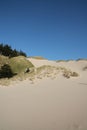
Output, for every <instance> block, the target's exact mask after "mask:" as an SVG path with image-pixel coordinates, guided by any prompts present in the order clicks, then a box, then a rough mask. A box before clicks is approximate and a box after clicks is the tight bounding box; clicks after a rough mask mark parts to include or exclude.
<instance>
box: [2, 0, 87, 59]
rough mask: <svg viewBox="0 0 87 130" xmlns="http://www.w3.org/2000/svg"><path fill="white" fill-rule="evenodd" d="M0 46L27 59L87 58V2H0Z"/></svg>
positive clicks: (66, 0) (12, 0)
mask: <svg viewBox="0 0 87 130" xmlns="http://www.w3.org/2000/svg"><path fill="white" fill-rule="evenodd" d="M0 43H4V44H9V45H11V46H12V48H16V49H18V50H23V51H24V52H26V53H27V55H28V56H38V55H39V56H43V57H45V58H48V59H52V60H57V59H78V58H87V0H0Z"/></svg>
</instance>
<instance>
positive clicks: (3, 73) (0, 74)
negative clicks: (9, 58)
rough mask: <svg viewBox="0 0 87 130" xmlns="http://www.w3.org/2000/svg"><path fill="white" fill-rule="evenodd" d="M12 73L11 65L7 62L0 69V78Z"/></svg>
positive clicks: (9, 75)
mask: <svg viewBox="0 0 87 130" xmlns="http://www.w3.org/2000/svg"><path fill="white" fill-rule="evenodd" d="M13 75H14V74H13V72H12V70H11V67H10V66H9V65H8V64H5V65H3V66H2V67H1V69H0V78H10V77H12V76H13Z"/></svg>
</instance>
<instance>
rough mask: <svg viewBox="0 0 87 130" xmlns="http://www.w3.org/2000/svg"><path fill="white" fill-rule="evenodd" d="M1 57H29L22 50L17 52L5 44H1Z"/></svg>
mask: <svg viewBox="0 0 87 130" xmlns="http://www.w3.org/2000/svg"><path fill="white" fill-rule="evenodd" d="M0 55H4V56H8V57H9V58H11V57H16V56H25V57H26V56H27V55H26V53H25V52H23V51H22V50H20V51H17V50H16V49H12V48H11V46H10V45H8V44H5V45H4V44H3V43H1V44H0Z"/></svg>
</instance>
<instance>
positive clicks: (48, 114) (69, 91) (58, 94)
mask: <svg viewBox="0 0 87 130" xmlns="http://www.w3.org/2000/svg"><path fill="white" fill-rule="evenodd" d="M28 60H29V61H31V62H32V63H33V64H34V66H35V67H36V70H37V68H38V67H41V66H43V65H50V66H52V68H50V69H51V70H50V75H51V76H49V75H48V73H46V71H48V69H49V68H45V70H43V71H41V73H40V74H39V76H42V77H38V76H37V74H36V75H35V79H34V83H33V84H32V83H31V81H30V79H29V78H27V79H26V80H24V81H20V82H17V83H15V82H14V83H13V84H11V85H10V86H7V87H6V86H0V130H87V61H86V60H80V61H68V62H64V61H62V62H55V61H48V60H37V59H33V58H28ZM59 66H60V67H62V68H66V69H68V70H70V71H72V72H77V73H78V74H79V76H77V77H72V76H71V77H70V78H66V77H64V76H63V75H62V73H61V70H60V72H59V70H58V74H57V68H56V67H59ZM55 71H56V72H55ZM63 71H64V70H63ZM42 72H43V73H42ZM44 74H46V76H44ZM54 75H55V76H54ZM53 77H54V78H53Z"/></svg>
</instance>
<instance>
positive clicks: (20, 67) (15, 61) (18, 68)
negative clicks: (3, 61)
mask: <svg viewBox="0 0 87 130" xmlns="http://www.w3.org/2000/svg"><path fill="white" fill-rule="evenodd" d="M9 65H10V66H11V69H12V71H13V73H17V74H18V73H21V72H24V71H25V69H26V68H32V67H34V65H33V64H32V63H31V62H30V61H28V60H27V59H26V57H23V56H18V57H14V58H11V59H10V60H9Z"/></svg>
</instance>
